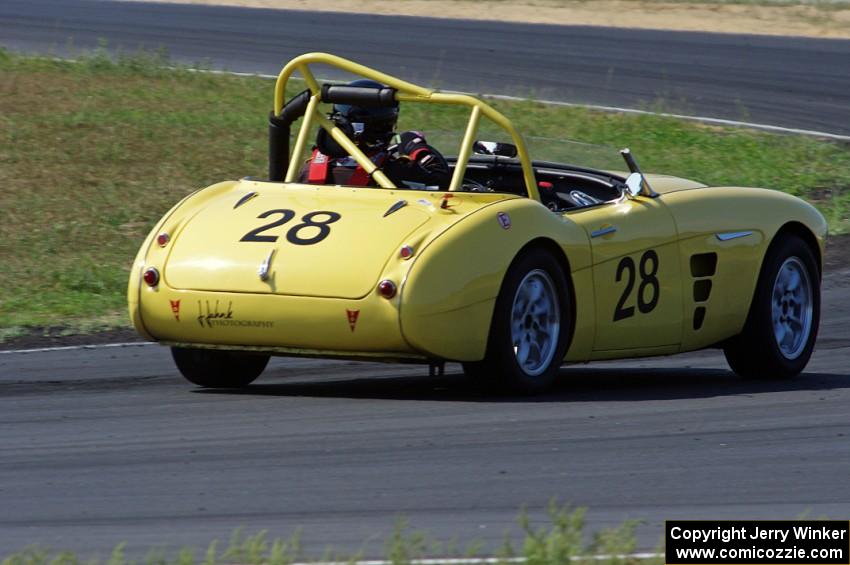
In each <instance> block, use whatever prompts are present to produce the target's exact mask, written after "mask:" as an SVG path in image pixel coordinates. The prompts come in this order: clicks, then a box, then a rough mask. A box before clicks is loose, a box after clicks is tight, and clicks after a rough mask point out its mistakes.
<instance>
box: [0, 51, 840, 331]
mask: <svg viewBox="0 0 850 565" xmlns="http://www.w3.org/2000/svg"><path fill="white" fill-rule="evenodd" d="M166 62H167V60H166V59H164V58H163V57H161V56H158V55H142V56H122V57H119V58H118V59H117V60H113V59H111V58H109V57H107V56H105V55H104V54H102V53H95V54H94V55H90V56H87V57H83V58H82V59H81V60H80V61H79V62H63V61H55V60H50V59H45V58H28V57H22V56H18V55H14V54H11V53H8V52H4V51H0V186H2V189H0V210H2V221H1V222H0V261H2V264H3V269H0V340H2V339H3V338H4V336H5V337H8V336H14V335H16V334H17V333H20V332H21V331H23V330H21V328H32V327H62V328H65V329H66V330H67V329H68V328H70V329H72V330H85V331H90V330H94V329H98V328H101V327H111V326H123V325H126V324H127V321H126V315H125V314H124V303H125V297H124V293H125V288H126V281H127V275H128V270H129V266H130V263H131V261H132V259H133V257H134V255H135V253H136V250H137V248H138V246H139V244H140V243H141V241H142V239H143V238H144V236H145V234H146V233H147V232H148V230H149V229H150V228H151V226H152V225H153V224H154V223H155V222H156V220H157V219H158V218H159V217H160V215H161V214H163V213H164V212H165V211H166V210H168V208H170V207H171V205H172V204H173V203H174V202H176V201H177V200H178V199H179V198H181V197H182V196H184V195H185V194H187V193H188V192H190V191H192V190H195V189H197V188H199V187H203V186H206V185H208V184H212V183H214V182H217V181H220V180H225V179H233V178H239V177H243V176H258V177H264V176H265V174H266V170H267V163H266V154H267V144H266V143H267V141H266V131H267V130H266V127H267V123H266V116H267V114H268V111H269V109H270V106H271V100H272V89H273V87H272V82H271V81H268V80H265V79H261V78H245V77H235V76H227V75H216V74H209V73H197V72H191V70H189V69H177V70H168V69H165V68H163V67H162V65H163V64H164V63H166ZM494 106H496V107H497V108H498V109H499V110H501V111H502V112H504V113H505V114H507V115H508V116H509V117H510V118H511V119H512V120H513V121H514V123H515V124H516V125H517V127H518V128H519V130H520V131H522V132H533V133H534V134H535V135H538V136H542V137H552V138H561V139H563V138H572V139H577V140H580V141H584V142H588V143H598V144H604V145H609V146H612V147H624V146H630V147H631V148H632V150H633V152H634V153H635V154H636V155H637V157H638V158H639V160H640V162H641V164H642V166H643V167H644V169H646V170H649V171H659V172H665V173H669V174H674V175H679V176H684V177H689V178H695V179H698V180H701V181H704V182H706V183H709V184H719V185H726V184H732V185H752V186H767V187H772V188H776V189H779V190H784V191H786V192H789V193H791V194H795V195H799V196H802V197H804V198H807V199H809V200H810V201H812V202H814V203H815V204H816V205H818V206H819V207H820V209H821V210H822V211H823V212H824V214H825V215H826V216H827V218H828V219H829V222H830V228H831V231H832V232H833V233H839V232H846V231H848V229H850V219H848V209H850V146H848V145H847V144H839V143H833V142H827V141H821V140H816V139H812V138H804V137H794V136H782V135H771V134H766V133H760V132H753V131H747V130H740V129H732V128H720V127H708V126H704V125H700V124H695V123H690V122H682V121H677V120H674V119H666V118H661V117H654V116H631V115H617V114H608V113H601V112H595V111H590V110H584V109H578V108H565V107H552V106H546V105H543V104H539V103H535V102H519V103H516V102H503V101H497V102H494ZM402 116H403V118H402V122H403V123H402V124H401V125H402V126H405V127H411V126H413V127H416V128H417V129H424V130H425V131H426V132H427V131H434V130H446V129H455V130H457V129H460V128H462V127H463V124H464V123H465V117H466V114H465V113H464V112H462V111H461V110H459V109H458V108H451V107H434V106H427V107H426V106H423V105H418V106H417V105H407V106H405V108H404V109H403V111H402Z"/></svg>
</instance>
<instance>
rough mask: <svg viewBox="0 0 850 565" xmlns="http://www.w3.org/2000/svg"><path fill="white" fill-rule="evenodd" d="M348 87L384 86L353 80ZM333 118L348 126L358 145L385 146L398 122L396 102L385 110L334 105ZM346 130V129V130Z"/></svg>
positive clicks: (382, 86)
mask: <svg viewBox="0 0 850 565" xmlns="http://www.w3.org/2000/svg"><path fill="white" fill-rule="evenodd" d="M348 86H359V87H366V88H385V85H383V84H381V83H379V82H376V81H374V80H369V79H360V80H355V81H354V82H351V83H349V85H348ZM333 116H334V117H335V118H337V119H339V118H342V120H344V121H346V122H348V124H350V127H351V130H349V131H352V130H353V132H352V133H353V134H354V136H353V137H354V139H353V140H354V142H355V143H357V144H358V145H367V146H374V145H381V144H387V143H389V141H390V138H391V137H392V135H393V132H394V131H395V125H396V122H397V121H398V101H396V102H395V104H394V105H393V106H390V107H385V108H363V107H361V106H352V105H350V104H334V107H333ZM346 129H347V128H346Z"/></svg>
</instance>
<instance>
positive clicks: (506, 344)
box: [463, 249, 573, 392]
mask: <svg viewBox="0 0 850 565" xmlns="http://www.w3.org/2000/svg"><path fill="white" fill-rule="evenodd" d="M568 285H569V283H568V281H567V278H566V275H565V274H564V271H563V269H562V268H561V266H560V264H559V263H558V261H557V260H555V258H554V257H553V256H552V255H551V254H550V253H547V252H546V251H543V250H540V249H532V250H531V251H529V252H527V253H525V254H524V255H522V256H521V257H520V258H518V259H517V260H516V261H514V263H513V265H511V267H510V269H509V270H508V273H507V275H506V276H505V280H504V281H503V283H502V288H501V290H500V292H499V296H498V298H497V299H496V307H495V311H494V312H493V321H492V324H491V327H490V338H489V342H488V346H487V354H486V357H485V358H484V360H483V361H480V362H476V363H464V366H463V368H464V372H466V373H467V375H469V376H471V377H473V378H474V379H475V380H476V381H478V382H481V383H482V384H483V383H493V384H497V385H501V386H502V387H506V388H508V389H511V390H514V391H518V392H539V391H542V390H544V389H546V388H547V387H549V386H550V385H551V384H552V383H553V382H554V380H555V378H556V377H557V375H558V369H559V368H560V366H561V362H562V360H563V359H564V355H565V354H566V349H567V345H568V341H569V335H568V334H569V332H570V329H571V326H572V316H573V312H572V303H571V300H570V292H569V286H568Z"/></svg>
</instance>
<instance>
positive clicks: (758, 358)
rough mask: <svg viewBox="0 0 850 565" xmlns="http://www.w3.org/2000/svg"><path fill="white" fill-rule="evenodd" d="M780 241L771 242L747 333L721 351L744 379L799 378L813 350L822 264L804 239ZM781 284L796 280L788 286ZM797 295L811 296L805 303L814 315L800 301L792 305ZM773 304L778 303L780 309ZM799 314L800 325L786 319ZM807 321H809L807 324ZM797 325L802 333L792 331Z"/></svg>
mask: <svg viewBox="0 0 850 565" xmlns="http://www.w3.org/2000/svg"><path fill="white" fill-rule="evenodd" d="M781 237H782V239H779V240H777V241H775V242H774V243H773V244H771V246H770V248H769V249H768V252H767V256H766V257H765V259H764V263H763V264H762V268H761V273H760V274H759V280H758V283H757V285H756V291H755V294H754V295H753V302H752V304H751V305H750V312H749V315H748V316H747V321H746V323H745V325H744V330H743V331H742V332H741V333H740V334H739V335H738V336H736V337H735V338H733V339H731V340H729V342H728V343H727V344H726V346H725V347H724V348H723V352H724V353H725V354H726V360H727V361H728V362H729V366H730V367H731V368H732V370H733V371H735V372H736V373H737V374H739V375H741V376H743V377H750V378H789V377H793V376H796V375H798V374H799V373H800V372H801V371H802V370H803V369H804V368H805V367H806V364H807V363H808V362H809V358H810V357H811V356H812V350H813V349H814V347H815V340H816V339H817V334H818V325H819V323H820V271H819V268H818V261H817V259H816V257H815V254H814V252H813V251H812V249H811V248H810V247H809V246H808V245H807V244H806V242H805V241H803V240H802V239H801V238H800V237H798V236H796V235H787V236H781ZM795 273H796V276H797V277H799V283H798V284H799V285H801V286H799V287H798V289H799V290H800V292H799V293H796V292H793V291H789V290H788V288H789V287H791V286H793V277H794V276H795ZM780 274H782V275H783V277H782V278H780ZM787 277H792V278H790V279H789V278H787ZM783 281H792V282H791V284H788V285H787V286H786V284H785V282H783ZM805 284H807V285H808V288H809V292H808V293H807V292H806V290H805V288H803V286H802V285H805ZM774 291H776V295H775V296H774ZM798 294H799V296H800V297H802V296H808V299H807V300H806V301H805V303H807V304H808V305H809V306H810V307H811V312H810V314H808V313H807V310H808V307H807V306H806V305H805V303H804V302H803V301H802V299H801V302H800V303H799V304H797V303H796V302H794V300H795V296H797V295H798ZM774 300H776V302H777V303H778V304H779V305H778V306H777V308H776V309H774ZM792 302H793V304H792ZM798 312H799V317H800V319H801V320H803V321H802V322H801V323H797V322H795V321H794V320H793V318H789V317H788V314H789V313H790V314H796V313H798ZM774 316H776V317H777V319H776V320H775V319H774ZM807 318H808V323H807V322H806V321H805V320H806V319H807ZM789 320H790V321H789ZM775 322H776V326H775V325H774V324H775ZM775 327H776V329H775ZM797 327H799V331H788V330H789V329H791V330H794V329H795V328H797ZM780 328H785V329H782V330H781V331H782V335H783V337H782V338H781V339H780V338H779V336H778V332H779V331H780ZM806 328H808V329H806Z"/></svg>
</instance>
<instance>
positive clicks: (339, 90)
mask: <svg viewBox="0 0 850 565" xmlns="http://www.w3.org/2000/svg"><path fill="white" fill-rule="evenodd" d="M395 93H396V90H395V88H389V87H385V88H370V87H368V86H347V85H343V84H323V85H322V102H328V103H330V104H350V105H352V106H361V107H363V108H391V107H393V106H395V105H396V104H397V102H396V100H395Z"/></svg>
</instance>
